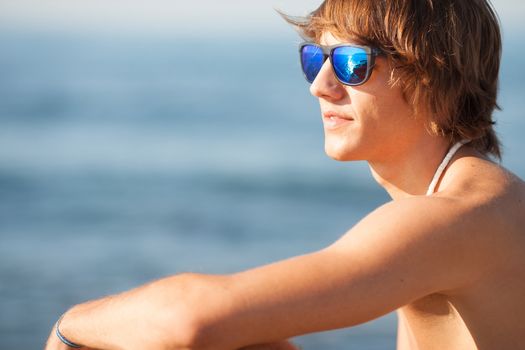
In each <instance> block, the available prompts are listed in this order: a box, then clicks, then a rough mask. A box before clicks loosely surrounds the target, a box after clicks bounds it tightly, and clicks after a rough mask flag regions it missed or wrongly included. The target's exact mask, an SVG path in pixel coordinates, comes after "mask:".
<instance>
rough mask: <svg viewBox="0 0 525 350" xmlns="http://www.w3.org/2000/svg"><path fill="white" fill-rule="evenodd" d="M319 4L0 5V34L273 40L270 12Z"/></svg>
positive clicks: (102, 1) (277, 28)
mask: <svg viewBox="0 0 525 350" xmlns="http://www.w3.org/2000/svg"><path fill="white" fill-rule="evenodd" d="M196 3H198V6H196V5H194V4H196ZM320 3H321V1H320V0H269V1H266V0H264V1H263V0H259V1H255V0H220V1H217V0H199V1H194V2H191V1H182V0H0V28H15V29H36V30H43V29H44V30H45V29H51V30H62V31H73V32H77V31H95V32H96V31H99V32H105V33H111V32H115V33H121V34H122V33H129V34H133V35H136V34H144V35H148V34H153V35H174V34H175V35H177V34H178V35H196V36H199V35H209V34H210V33H213V34H219V35H221V34H231V35H243V34H246V35H255V34H264V33H266V34H275V33H282V32H283V30H285V29H284V28H285V27H286V24H285V23H283V21H282V20H281V19H280V18H279V17H278V16H277V15H276V13H275V11H274V8H278V9H281V10H284V11H285V12H287V13H290V14H296V15H305V14H307V13H308V12H309V11H311V10H313V9H315V8H316V7H317V6H318V5H319V4H320ZM493 4H494V6H495V8H496V10H497V12H498V13H499V15H500V18H501V20H502V23H503V29H504V32H509V33H516V32H520V33H525V24H524V21H523V20H522V19H523V18H524V15H525V2H524V1H521V0H493ZM512 35H513V34H512Z"/></svg>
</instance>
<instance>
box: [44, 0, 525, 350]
mask: <svg viewBox="0 0 525 350" xmlns="http://www.w3.org/2000/svg"><path fill="white" fill-rule="evenodd" d="M289 20H290V21H292V20H291V19H289ZM292 22H294V24H296V25H298V26H299V27H300V28H301V29H302V30H303V33H304V34H305V36H307V37H309V38H310V39H311V40H312V41H313V42H315V43H316V44H314V43H307V44H304V45H302V46H301V51H300V53H301V63H302V67H303V71H304V73H305V76H306V78H307V80H309V81H310V82H311V83H312V85H311V92H312V94H313V95H314V96H316V97H317V98H318V99H319V102H320V105H321V114H322V120H323V124H324V131H325V149H326V153H327V154H328V155H329V156H330V157H332V158H334V159H337V160H344V161H349V160H366V161H367V162H368V163H369V165H370V169H371V171H372V174H373V176H374V178H375V179H376V180H377V181H378V183H379V184H380V185H381V186H383V187H384V188H385V189H386V190H387V191H388V193H389V194H390V195H391V197H392V199H393V200H392V201H391V202H389V203H387V204H385V205H384V206H382V207H380V208H378V209H377V210H375V211H374V212H372V213H371V214H369V215H368V216H367V217H365V218H364V219H363V220H362V221H361V222H359V223H358V224H357V225H356V226H355V227H353V228H351V229H350V230H349V231H348V232H347V233H346V234H345V235H344V236H343V237H342V238H341V239H339V240H338V241H337V242H335V243H334V244H332V245H331V246H329V247H327V248H325V249H322V250H320V251H318V252H315V253H312V254H308V255H304V256H299V257H295V258H292V259H289V260H286V261H281V262H277V263H274V264H271V265H268V266H262V267H259V268H256V269H252V270H248V271H244V272H241V273H237V274H233V275H225V276H211V275H197V274H183V275H177V276H173V277H169V278H165V279H162V280H159V281H155V282H152V283H150V284H148V285H145V286H142V287H140V288H137V289H134V290H131V291H128V292H125V293H122V294H119V295H115V296H111V297H108V298H103V299H100V300H96V301H92V302H88V303H85V304H81V305H77V306H75V307H73V308H72V309H71V310H69V311H68V312H66V314H65V315H64V317H63V318H62V319H61V321H60V322H59V331H58V332H57V331H56V328H55V329H54V330H53V333H52V334H51V336H50V339H49V341H48V347H47V349H49V350H54V349H69V348H70V347H69V346H67V345H64V343H67V342H68V341H69V342H71V343H69V344H70V345H75V343H76V344H82V345H85V346H86V347H89V348H96V349H213V350H234V349H241V348H243V349H293V348H294V347H293V345H292V344H290V343H288V342H286V341H285V340H284V339H287V338H289V337H292V336H296V335H300V334H305V333H310V332H317V331H323V330H328V329H335V328H342V327H349V326H353V325H357V324H360V323H364V322H367V321H369V320H372V319H375V318H377V317H380V316H382V315H385V314H387V313H389V312H391V311H394V310H397V312H398V316H399V329H398V344H397V346H398V349H399V350H408V349H462V350H465V349H519V348H525V337H524V334H525V299H524V298H523V295H525V229H524V228H525V185H524V184H523V182H522V181H521V180H520V179H518V178H517V177H516V176H514V175H513V174H511V173H510V172H508V171H507V170H505V169H503V168H502V167H500V166H499V165H498V164H495V163H494V162H492V161H491V160H490V159H489V158H488V156H489V155H492V156H495V157H499V145H498V140H497V138H496V136H495V133H494V131H493V129H492V125H493V121H492V112H493V110H494V109H495V108H496V107H497V105H496V95H497V84H498V70H499V62H500V50H501V40H500V32H499V27H498V23H497V18H496V15H495V14H494V12H493V10H492V8H491V7H490V5H489V4H488V2H487V0H439V1H437V0H434V1H433V0H428V1H409V0H385V1H376V0H326V1H325V2H324V3H323V4H322V5H321V7H320V8H319V9H318V10H316V11H315V12H313V13H312V14H311V15H310V16H309V17H307V18H306V19H305V20H303V21H292ZM319 44H320V45H321V46H320V45H319ZM59 338H61V339H59ZM258 344H259V345H258Z"/></svg>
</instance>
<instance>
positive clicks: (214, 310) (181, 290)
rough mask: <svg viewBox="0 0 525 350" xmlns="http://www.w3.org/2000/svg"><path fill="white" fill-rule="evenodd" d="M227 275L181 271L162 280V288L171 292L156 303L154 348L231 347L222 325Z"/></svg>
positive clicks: (206, 349)
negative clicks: (156, 340) (183, 272)
mask: <svg viewBox="0 0 525 350" xmlns="http://www.w3.org/2000/svg"><path fill="white" fill-rule="evenodd" d="M225 282H226V279H225V277H223V276H221V277H219V276H205V275H198V274H182V275H177V276H173V277H169V278H167V279H164V280H161V281H159V283H160V286H159V288H160V289H161V290H164V291H170V292H169V295H166V297H165V298H162V300H163V301H162V302H161V303H160V304H159V305H157V308H158V315H159V316H160V317H159V319H158V324H157V326H156V329H157V330H158V332H159V333H158V334H157V339H161V341H160V344H159V343H157V344H156V346H155V348H158V349H166V350H168V349H169V350H172V349H184V350H212V349H213V350H220V349H231V348H233V347H231V343H229V344H225V343H224V341H227V340H228V337H225V336H224V334H221V333H222V331H221V328H222V327H220V326H219V325H220V324H222V323H223V322H224V321H225V317H226V312H225V308H224V307H225V305H227V304H228V303H225V302H224V298H223V297H224V295H223V294H222V293H223V291H224V290H225V289H224V283H225Z"/></svg>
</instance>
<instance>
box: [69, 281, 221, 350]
mask: <svg viewBox="0 0 525 350" xmlns="http://www.w3.org/2000/svg"><path fill="white" fill-rule="evenodd" d="M219 280H220V278H219V277H214V276H213V277H212V276H209V277H205V276H198V275H190V274H185V275H178V276H173V277H168V278H165V279H162V280H158V281H155V282H152V283H149V284H147V285H144V286H142V287H139V288H136V289H133V290H130V291H127V292H124V293H121V294H118V295H114V296H110V297H106V298H102V299H99V300H95V301H90V302H87V303H83V304H79V305H77V306H75V307H73V308H71V309H70V310H69V311H68V312H67V313H66V314H65V315H64V318H63V319H62V323H61V325H60V331H61V332H62V333H63V334H64V336H66V338H68V339H69V340H71V341H73V342H74V343H78V344H82V345H85V346H89V347H91V348H96V349H105V350H106V349H107V350H112V349H126V350H129V349H163V348H171V349H188V348H193V343H194V342H195V337H196V333H197V332H198V330H199V325H198V324H197V323H198V321H197V318H196V317H197V316H198V315H199V313H198V312H197V311H198V308H199V299H201V295H202V294H203V293H205V292H204V289H206V287H205V286H207V285H211V284H214V283H215V284H217V283H218V282H219ZM204 281H206V282H204ZM215 281H217V282H215ZM200 305H202V303H200Z"/></svg>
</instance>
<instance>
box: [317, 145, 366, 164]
mask: <svg viewBox="0 0 525 350" xmlns="http://www.w3.org/2000/svg"><path fill="white" fill-rule="evenodd" d="M324 151H325V153H326V155H327V156H328V157H330V158H332V159H333V160H337V161H340V162H348V161H351V160H358V159H357V157H356V155H355V154H354V153H355V152H352V150H351V149H348V148H346V147H333V146H331V145H328V144H326V145H325V148H324Z"/></svg>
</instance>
